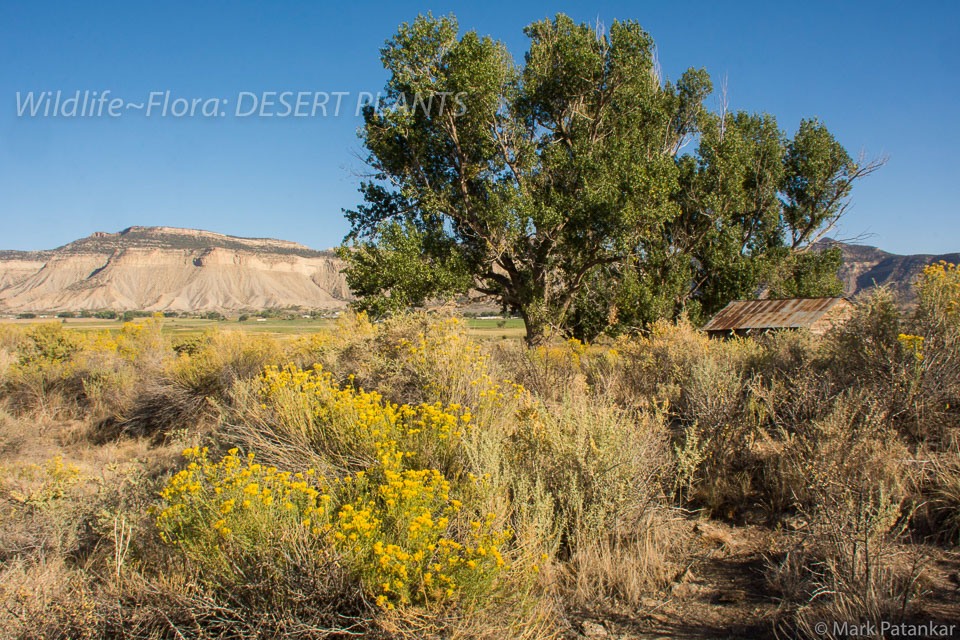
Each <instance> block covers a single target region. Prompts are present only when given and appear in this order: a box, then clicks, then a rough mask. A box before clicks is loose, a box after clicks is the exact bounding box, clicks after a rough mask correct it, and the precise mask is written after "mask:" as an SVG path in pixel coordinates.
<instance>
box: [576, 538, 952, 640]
mask: <svg viewBox="0 0 960 640" xmlns="http://www.w3.org/2000/svg"><path fill="white" fill-rule="evenodd" d="M694 532H695V533H696V534H697V535H696V537H695V539H694V541H693V542H692V543H691V544H692V545H693V548H692V549H691V561H690V564H689V566H688V567H687V568H686V570H684V571H682V572H681V574H680V575H679V576H678V579H677V580H676V582H674V583H673V584H672V585H671V587H670V588H669V590H667V591H665V592H662V593H660V594H657V595H656V596H654V597H651V598H650V599H649V600H648V601H646V602H644V606H643V607H642V608H641V609H639V610H637V611H624V612H622V613H621V614H619V615H610V614H607V615H606V616H605V617H604V618H603V619H591V618H583V619H580V620H578V621H577V622H576V623H575V624H574V627H575V628H574V630H573V631H572V632H571V634H570V638H578V639H583V638H591V637H592V638H597V639H604V640H653V639H657V640H668V639H669V640H673V639H681V638H683V639H704V640H706V639H711V640H713V639H724V640H740V639H756V638H775V637H778V636H777V635H776V634H775V625H776V622H777V614H778V612H779V611H780V607H781V603H780V599H779V597H778V596H777V594H776V593H774V592H773V591H772V590H771V588H770V585H769V583H768V582H767V579H766V577H765V573H766V571H767V570H768V557H769V556H770V554H771V553H772V552H773V551H775V550H778V549H781V550H782V549H783V548H786V545H785V542H786V541H785V540H784V537H785V535H786V534H785V533H783V532H779V531H775V530H772V529H769V528H767V527H762V526H746V527H730V526H728V525H725V524H721V523H714V522H710V523H702V524H700V525H696V526H695V527H694ZM925 550H926V551H927V552H928V553H929V555H930V557H929V560H928V562H927V563H926V570H925V571H924V577H923V585H922V588H921V590H922V592H923V593H922V595H921V597H920V599H919V603H918V608H919V611H918V614H917V615H916V616H915V618H914V619H915V621H916V622H929V621H932V620H936V621H940V622H944V623H950V622H954V621H955V622H956V623H957V624H958V627H957V628H958V630H960V553H957V552H945V551H943V550H942V549H940V550H938V549H935V548H928V549H925ZM779 637H780V638H790V637H792V634H791V633H790V632H783V633H781V634H780V635H779ZM956 637H958V638H960V634H958V635H957V636H956Z"/></svg>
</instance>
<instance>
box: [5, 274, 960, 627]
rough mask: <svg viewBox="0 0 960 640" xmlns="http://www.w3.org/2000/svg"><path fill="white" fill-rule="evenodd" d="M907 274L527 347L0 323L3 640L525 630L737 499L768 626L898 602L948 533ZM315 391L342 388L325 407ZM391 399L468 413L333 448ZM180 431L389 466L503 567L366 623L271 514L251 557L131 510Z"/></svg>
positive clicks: (631, 591) (176, 445)
mask: <svg viewBox="0 0 960 640" xmlns="http://www.w3.org/2000/svg"><path fill="white" fill-rule="evenodd" d="M930 277H931V278H937V280H936V282H934V283H933V285H930V286H929V287H928V288H927V293H924V294H923V296H926V297H922V299H921V306H920V310H919V311H918V312H917V313H916V314H915V315H909V316H905V315H902V314H900V313H899V312H897V311H896V309H894V308H892V307H891V305H890V304H889V299H888V298H887V297H885V296H884V294H883V293H881V294H878V295H877V296H875V297H873V298H872V299H869V300H865V301H862V303H861V304H860V305H859V306H858V309H857V311H856V312H855V314H854V317H853V319H852V320H851V321H850V322H849V323H848V324H847V325H845V326H844V327H843V328H841V329H838V330H837V331H836V332H834V333H833V334H831V335H828V336H826V337H825V338H822V339H821V338H817V337H815V336H811V335H810V334H806V333H803V332H794V333H779V334H771V335H768V336H763V337H759V338H757V339H738V340H731V341H727V342H717V341H711V340H708V339H707V338H706V337H704V336H703V335H702V334H700V333H699V332H698V331H696V330H695V329H694V328H692V327H690V326H689V325H686V324H684V323H680V324H676V325H673V324H663V323H661V324H658V325H655V326H654V327H653V328H652V330H651V332H650V333H649V334H648V335H645V336H643V337H633V338H621V339H619V340H618V341H616V342H615V343H608V344H596V345H590V346H585V345H581V344H579V343H577V342H576V341H570V342H558V343H555V344H551V345H548V346H545V347H541V348H538V349H533V350H528V349H525V348H523V347H520V346H519V345H517V344H511V343H488V344H484V343H478V342H476V341H474V340H472V339H471V338H470V337H469V335H468V334H467V332H466V326H465V324H464V323H463V321H462V320H460V319H458V318H456V317H455V316H451V315H431V314H411V315H408V316H398V317H394V318H391V319H389V320H388V321H386V322H384V323H382V324H373V323H371V322H369V321H368V320H367V319H366V318H365V317H363V316H347V317H345V318H344V319H342V320H341V321H340V322H339V323H338V326H337V328H336V330H335V331H332V332H330V333H329V334H317V335H314V336H308V337H286V338H269V337H263V336H254V335H249V334H246V335H241V334H232V333H218V332H211V333H208V334H205V335H201V336H196V337H192V338H190V339H188V340H181V341H179V342H176V343H171V342H170V341H169V340H168V339H167V338H164V337H163V336H161V334H160V333H159V331H155V330H154V329H153V328H151V326H150V325H147V326H145V327H143V328H139V329H137V328H125V329H123V330H122V331H121V332H119V333H116V334H86V335H85V336H79V335H75V334H72V333H71V332H65V331H63V329H62V328H61V327H59V325H53V324H51V325H47V326H46V328H43V329H32V328H30V327H17V328H15V329H10V328H4V329H3V331H2V333H0V387H2V391H0V585H2V587H0V589H2V594H0V598H2V600H3V603H2V607H0V625H2V627H3V628H4V630H5V632H6V633H7V634H8V635H10V636H11V637H20V638H68V637H129V638H166V637H179V638H188V637H197V638H199V637H205V638H254V637H295V638H296V637H299V638H322V637H347V636H350V635H356V634H360V635H362V636H363V637H383V638H429V637H437V638H440V637H444V638H507V637H513V638H544V637H551V636H555V635H559V634H561V633H562V632H563V630H564V628H565V627H564V623H563V622H562V619H563V617H564V616H565V615H566V612H569V611H571V610H579V611H582V610H592V611H596V612H600V611H616V610H621V611H623V610H634V611H635V610H636V609H637V608H638V606H639V605H640V603H641V602H643V601H645V599H648V598H650V597H654V598H656V597H658V595H657V594H659V593H661V592H662V591H664V590H665V589H666V588H667V587H668V586H669V583H670V581H671V580H672V579H673V578H674V577H675V576H676V575H677V574H678V571H679V570H680V569H681V568H683V567H684V566H686V564H687V562H688V560H689V559H688V558H687V557H686V556H685V554H686V553H687V549H685V548H681V546H680V545H679V544H678V539H679V538H680V537H681V536H680V535H679V534H678V532H679V531H681V530H684V531H688V530H689V520H688V518H689V517H690V514H693V517H694V518H704V517H713V518H719V519H726V520H728V521H730V522H734V523H735V522H738V521H739V520H740V519H741V518H742V517H744V514H747V513H750V514H755V513H757V512H760V513H762V514H763V520H764V521H765V522H766V524H767V525H768V526H769V527H771V528H778V527H780V526H781V525H782V523H783V522H785V521H788V520H789V521H800V522H803V523H804V524H805V526H802V527H800V530H799V531H797V532H796V533H795V534H792V538H791V539H792V542H791V544H790V545H789V546H787V547H785V548H779V549H770V550H768V551H769V555H770V558H771V560H770V563H769V570H768V574H767V575H768V587H769V589H770V592H771V593H773V594H778V597H780V598H781V602H782V605H781V608H780V615H779V617H778V619H777V625H779V628H780V629H781V630H782V631H784V632H786V633H788V634H799V635H810V634H811V629H813V628H814V627H813V625H815V624H816V622H818V621H821V620H828V619H829V620H835V619H862V620H874V619H880V618H884V619H896V618H898V617H899V618H905V617H909V615H910V614H911V612H913V611H914V610H915V608H916V606H917V603H918V602H919V601H920V600H921V599H922V597H923V593H924V584H925V577H924V575H925V572H926V571H927V569H928V564H927V563H926V561H925V560H924V557H923V556H922V554H920V553H917V552H914V551H912V549H914V548H918V547H914V546H912V544H911V541H912V540H913V539H923V540H926V541H928V542H931V543H935V544H938V545H941V546H942V547H943V548H945V549H946V548H955V547H956V545H957V544H958V542H960V539H958V535H960V533H958V532H960V516H958V515H957V514H958V513H960V466H958V464H957V459H958V456H960V449H958V446H960V437H958V430H957V426H958V422H957V418H958V416H960V411H958V410H960V382H958V380H957V376H955V375H953V374H954V373H956V371H957V367H958V366H960V351H958V349H960V347H958V345H960V340H958V339H957V336H958V335H960V328H958V327H960V322H958V321H957V319H956V314H955V309H956V305H954V306H951V305H952V304H953V303H954V301H953V299H952V298H951V297H950V295H952V294H951V293H950V292H951V291H952V289H951V288H950V287H952V286H953V285H952V284H951V283H952V280H951V278H955V277H956V276H953V275H950V274H949V273H946V274H945V275H937V274H934V275H931V276H930ZM921 337H922V338H923V340H920V339H919V338H921ZM918 345H923V346H922V347H920V346H918ZM315 364H319V365H321V366H322V369H323V371H325V372H328V373H329V377H328V378H327V382H325V384H327V385H328V386H329V387H328V388H327V391H325V392H324V393H327V394H328V396H329V397H327V399H326V400H323V401H322V402H319V404H318V401H316V399H315V397H314V396H308V394H307V392H306V391H304V390H303V389H300V388H294V389H293V390H289V391H288V392H284V393H287V394H288V395H287V396H283V397H284V398H286V400H283V399H282V398H281V396H282V394H279V392H278V393H276V394H273V395H269V394H268V395H264V391H263V386H264V384H265V382H264V380H265V378H261V374H262V373H263V371H264V367H265V366H268V365H269V366H276V367H281V368H282V367H284V366H286V365H292V366H293V367H294V368H293V369H292V370H299V369H297V368H298V367H299V368H304V369H309V368H311V367H313V366H314V365H315ZM311 389H312V388H311ZM364 392H376V395H375V396H372V395H369V394H365V393H364ZM310 393H314V391H312V390H311V391H310ZM338 394H340V395H338ZM341 396H342V398H347V399H350V402H355V401H356V399H357V398H361V397H362V398H367V399H365V400H363V402H359V401H357V403H356V406H353V405H351V406H352V407H353V408H350V407H346V408H344V406H340V405H336V402H339V401H336V400H335V398H337V397H341ZM311 398H314V399H311ZM371 398H372V399H371ZM331 403H332V404H331ZM394 404H396V405H397V407H400V406H401V405H406V406H408V407H410V408H411V409H410V411H412V413H411V414H409V415H410V416H416V415H420V414H418V413H417V412H418V411H426V410H425V409H423V410H421V409H418V407H423V406H428V405H429V406H431V407H434V409H431V411H434V410H435V411H436V412H437V415H438V416H439V417H438V418H437V419H438V420H441V419H442V420H447V419H451V420H453V422H452V423H451V424H460V423H459V422H457V421H458V420H460V417H461V416H463V415H467V414H469V415H470V421H469V424H470V428H465V429H462V432H461V431H456V433H454V431H453V430H452V431H450V434H454V435H452V436H451V437H449V439H447V436H444V437H443V438H441V437H440V435H438V434H441V433H446V432H444V431H442V430H439V431H438V430H434V431H431V432H430V433H431V434H433V435H430V436H429V437H427V436H426V435H423V434H419V433H418V431H419V430H418V429H416V428H415V427H416V424H415V423H414V422H409V423H404V424H405V425H406V426H405V427H404V429H405V431H402V432H401V431H398V432H397V434H399V435H397V436H396V438H394V439H395V440H397V441H396V442H392V441H391V442H390V443H387V444H384V442H385V441H384V439H383V436H382V434H381V435H380V436H377V437H374V436H372V435H371V436H370V437H369V438H367V436H363V437H360V436H358V435H357V433H358V432H357V431H356V426H357V425H358V424H361V423H362V424H368V425H371V424H375V422H376V420H375V419H374V417H371V416H373V414H372V413H371V411H373V412H376V411H379V412H381V413H382V414H383V415H387V414H389V412H390V411H391V410H390V409H388V408H389V407H392V406H394ZM334 406H337V407H339V408H337V409H336V411H333V410H332V409H331V407H334ZM397 407H395V409H396V410H397V411H400V412H401V413H402V410H401V409H399V408H397ZM378 415H379V414H378ZM423 415H426V414H423ZM444 416H446V417H444ZM416 419H417V418H416V417H408V418H404V420H410V421H414V420H416ZM464 422H465V423H466V421H464ZM384 424H386V423H384ZM438 424H439V423H438ZM391 428H393V427H391ZM391 437H392V436H391ZM364 438H367V439H364ZM378 438H379V439H378ZM388 440H389V438H388ZM195 446H201V447H204V446H205V447H209V449H210V457H211V459H212V460H214V461H215V460H218V459H220V458H221V457H222V456H224V455H226V452H227V450H228V449H230V448H232V447H237V448H239V449H240V450H241V452H240V455H245V454H247V453H255V455H256V459H257V460H258V461H260V460H262V461H263V464H265V465H274V466H276V467H278V468H279V469H281V470H290V471H291V472H292V471H295V470H299V469H306V468H313V469H316V470H317V473H318V476H321V477H323V482H324V483H326V486H333V485H337V486H342V485H343V483H344V482H345V478H346V477H347V476H350V477H351V478H353V477H357V476H356V475H355V474H356V473H357V472H358V471H359V472H361V476H362V474H363V473H367V474H371V475H376V474H377V473H381V472H382V469H380V467H382V466H383V465H384V464H385V463H383V462H382V457H383V453H384V451H387V452H406V453H404V455H403V458H402V459H403V460H405V462H404V463H403V464H404V465H408V466H405V467H403V468H404V469H405V470H407V471H411V472H413V473H419V472H422V471H429V472H430V473H433V471H436V473H437V474H439V475H440V476H442V477H443V479H444V482H446V483H448V484H449V492H450V495H449V496H446V498H444V501H450V500H454V499H455V500H456V501H457V502H458V503H462V504H463V505H464V506H463V512H462V515H458V516H456V517H452V518H451V519H450V522H449V524H444V525H443V526H444V527H446V529H445V530H444V532H443V533H444V535H446V536H449V539H450V540H464V539H466V538H464V536H465V535H466V534H467V533H469V530H470V526H471V525H470V518H479V519H483V518H485V517H486V514H493V515H492V516H490V522H491V523H494V524H495V526H496V527H498V528H501V529H502V530H503V531H507V532H510V533H509V535H508V536H506V537H505V538H504V540H505V542H504V543H503V544H504V547H503V555H504V557H505V559H506V564H508V565H509V570H505V571H503V572H502V577H501V578H500V579H499V580H498V581H495V584H496V587H495V589H494V588H493V587H490V589H491V590H490V591H489V593H487V594H486V595H482V597H479V598H477V597H474V596H470V597H469V598H468V597H463V598H459V597H457V598H454V597H452V596H450V597H434V596H433V595H431V593H433V592H431V591H430V590H429V589H422V590H420V591H418V592H417V593H420V594H421V595H420V596H418V597H419V600H418V601H417V602H415V603H411V604H403V603H401V602H399V601H398V605H399V606H397V607H396V608H394V609H393V610H389V609H388V608H387V607H385V606H383V602H384V601H381V603H380V604H378V600H377V599H376V597H375V595H376V593H377V592H376V590H375V589H374V590H372V589H371V584H370V582H369V579H368V577H369V575H371V574H370V572H369V571H367V568H365V567H367V565H365V564H364V562H366V560H364V559H363V558H360V557H359V556H358V555H357V554H356V553H353V555H351V553H352V552H351V553H347V552H346V551H345V550H344V548H343V547H336V546H335V545H332V546H331V545H326V546H325V543H323V544H321V543H319V542H318V538H316V537H315V536H314V535H311V534H309V533H308V532H307V530H306V529H304V530H302V531H301V530H299V529H296V531H299V532H300V533H296V534H295V535H294V534H292V533H290V532H291V531H294V530H293V529H289V528H286V529H285V528H284V527H281V526H280V520H277V524H276V526H275V527H274V529H275V530H276V532H277V535H276V539H274V538H270V537H269V536H270V535H272V533H271V532H272V531H273V529H271V526H266V527H265V528H264V529H263V532H264V535H267V536H268V538H269V540H268V541H267V542H266V543H264V544H263V545H254V546H251V547H249V548H246V547H242V546H233V547H231V548H230V549H229V553H227V552H224V553H223V554H221V555H219V556H217V557H220V558H225V559H226V561H227V562H228V566H226V567H223V566H217V567H215V566H214V564H211V562H210V558H204V557H198V556H196V555H191V553H190V552H188V549H187V547H186V546H184V545H179V544H176V543H173V542H170V541H167V542H165V541H164V540H163V539H162V537H161V536H160V533H161V530H160V529H158V526H157V524H156V518H155V517H154V516H152V515H148V510H149V509H150V508H151V507H153V506H156V505H157V504H159V501H158V498H157V495H158V492H159V491H161V490H162V489H163V487H165V486H169V484H168V483H169V482H170V478H171V477H172V476H173V475H174V474H175V473H176V472H177V471H178V470H180V469H183V468H184V467H185V465H186V464H188V462H189V461H182V460H181V459H180V451H181V450H182V449H184V448H186V447H195ZM377 447H386V449H378V448H377ZM407 453H409V455H407ZM378 465H380V466H378ZM338 483H339V484H338ZM371 486H374V487H375V485H371ZM341 493H343V492H341ZM344 495H345V494H344ZM351 495H354V496H369V497H366V498H363V500H367V501H368V502H369V503H370V504H373V503H375V502H376V501H377V500H380V499H381V497H377V496H378V495H379V494H377V493H376V491H374V492H373V493H370V494H365V493H363V490H360V489H357V490H356V491H355V492H354V494H351ZM351 499H352V498H351ZM358 504H360V503H359V502H358ZM364 504H366V503H364ZM368 506H369V505H368ZM378 508H379V507H378ZM458 509H459V507H458ZM265 513H267V512H265ZM270 513H272V512H270ZM382 513H387V512H386V511H383V512H382ZM198 517H199V516H198ZM264 517H268V516H264ZM269 517H272V516H269ZM202 521H203V520H202V518H201V519H200V520H197V522H202ZM267 524H268V525H270V523H269V522H268V523H267ZM220 526H221V527H222V526H223V525H222V524H221V525H220ZM284 526H285V525H284ZM378 526H379V525H378ZM383 526H384V527H385V528H384V529H383V530H384V531H386V530H387V528H386V527H387V525H383ZM390 526H392V525H390ZM398 531H399V529H398ZM280 532H286V533H283V535H282V536H281V535H280ZM224 535H227V534H224ZM391 535H394V534H391ZM398 539H399V538H398ZM403 544H406V543H403ZM223 545H224V547H225V548H226V547H228V546H229V545H230V543H229V542H226V541H225V542H224V543H223ZM198 548H199V547H198ZM268 551H269V553H268ZM471 552H472V551H471ZM278 554H279V555H278ZM211 557H213V555H211ZM278 558H282V560H278ZM218 562H219V561H218ZM411 566H412V565H411ZM365 572H366V573H365ZM417 575H421V574H417ZM225 576H226V577H225ZM365 576H367V577H365ZM484 584H486V583H483V582H482V581H480V582H477V583H476V584H475V585H473V586H471V589H474V591H471V593H476V591H475V590H476V589H481V588H487V587H485V586H483V585H484ZM491 584H494V583H491ZM464 593H466V591H464ZM482 593H483V592H481V594H482Z"/></svg>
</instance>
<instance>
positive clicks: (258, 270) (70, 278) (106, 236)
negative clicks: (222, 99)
mask: <svg viewBox="0 0 960 640" xmlns="http://www.w3.org/2000/svg"><path fill="white" fill-rule="evenodd" d="M829 247H839V248H840V250H841V252H842V254H843V264H842V266H841V267H840V272H839V274H838V275H839V277H840V280H841V281H842V282H843V288H844V290H843V292H844V295H846V296H856V295H858V294H860V293H862V292H864V291H867V290H869V289H872V288H873V287H875V286H889V287H890V288H891V289H893V290H894V292H895V293H896V294H897V295H898V296H899V297H900V298H901V300H902V301H903V302H904V303H906V304H911V303H912V302H913V301H914V300H915V293H914V290H913V283H914V282H915V281H916V279H917V276H918V275H919V274H920V272H921V271H922V270H923V268H924V267H925V266H927V265H929V264H933V263H936V262H938V261H940V260H946V261H947V262H953V263H960V253H948V254H942V255H934V254H918V255H897V254H893V253H888V252H886V251H883V250H881V249H878V248H876V247H871V246H867V245H855V244H848V243H843V242H836V241H834V240H824V241H822V242H821V243H819V245H818V248H829ZM342 268H343V263H342V261H341V260H340V259H339V258H338V257H337V256H336V254H335V253H334V252H333V251H330V250H327V251H317V250H315V249H311V248H309V247H306V246H304V245H302V244H298V243H296V242H290V241H287V240H275V239H272V238H241V237H236V236H228V235H224V234H220V233H214V232H211V231H200V230H196V229H178V228H175V227H129V228H127V229H124V230H123V231H120V232H117V233H104V232H97V233H94V234H91V235H90V236H87V237H86V238H81V239H79V240H75V241H73V242H70V243H68V244H66V245H63V246H62V247H58V248H56V249H49V250H44V251H12V250H5V251H4V250H0V312H23V311H80V310H97V309H113V310H118V311H120V310H127V309H135V310H142V311H227V312H229V311H240V310H252V309H266V308H283V307H302V308H308V309H321V308H331V309H332V308H340V307H343V306H345V305H347V304H348V303H349V302H350V301H351V300H352V299H353V297H352V295H351V293H350V290H349V288H348V287H347V283H346V280H345V278H344V277H343V274H342V273H341V269H342Z"/></svg>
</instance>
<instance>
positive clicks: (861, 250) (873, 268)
mask: <svg viewBox="0 0 960 640" xmlns="http://www.w3.org/2000/svg"><path fill="white" fill-rule="evenodd" d="M820 246H821V247H824V248H830V247H839V249H840V251H841V252H842V254H843V264H842V265H841V267H840V273H839V274H838V275H839V277H840V280H841V281H842V282H843V293H844V295H846V296H856V295H857V294H860V293H863V292H865V291H869V290H870V289H873V288H875V287H880V286H889V287H890V288H891V289H892V290H893V292H894V293H895V294H896V295H897V297H898V298H900V300H901V301H902V302H904V303H905V304H912V303H914V302H915V301H916V292H915V291H914V283H916V281H917V277H918V276H919V275H920V273H921V272H922V271H923V268H924V267H926V266H928V265H931V264H934V263H937V262H939V261H941V260H945V261H946V262H952V263H954V264H960V253H944V254H940V255H935V254H929V253H920V254H913V255H898V254H895V253H888V252H886V251H883V250H882V249H878V248H877V247H871V246H868V245H858V244H848V243H844V242H836V241H834V240H824V241H822V242H821V243H820Z"/></svg>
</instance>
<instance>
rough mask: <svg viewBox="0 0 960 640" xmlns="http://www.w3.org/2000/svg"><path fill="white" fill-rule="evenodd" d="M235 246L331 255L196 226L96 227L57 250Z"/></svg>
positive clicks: (304, 247)
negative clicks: (192, 227) (193, 227)
mask: <svg viewBox="0 0 960 640" xmlns="http://www.w3.org/2000/svg"><path fill="white" fill-rule="evenodd" d="M145 248H151V249H211V248H222V249H234V250H246V251H253V252H269V253H275V252H280V253H285V254H293V255H300V256H304V257H316V256H331V255H332V254H331V252H329V251H316V250H314V249H311V248H309V247H306V246H304V245H302V244H299V243H296V242H291V241H289V240H276V239H273V238H241V237H237V236H228V235H224V234H222V233H214V232H212V231H203V230H199V229H180V228H177V227H138V226H134V227H127V228H126V229H124V230H123V231H119V232H117V233H108V232H105V231H97V232H95V233H92V234H91V235H89V236H87V237H86V238H81V239H79V240H74V241H73V242H71V243H69V244H66V245H64V246H62V247H59V248H58V249H56V251H62V252H69V253H106V252H114V251H119V250H123V249H145Z"/></svg>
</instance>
